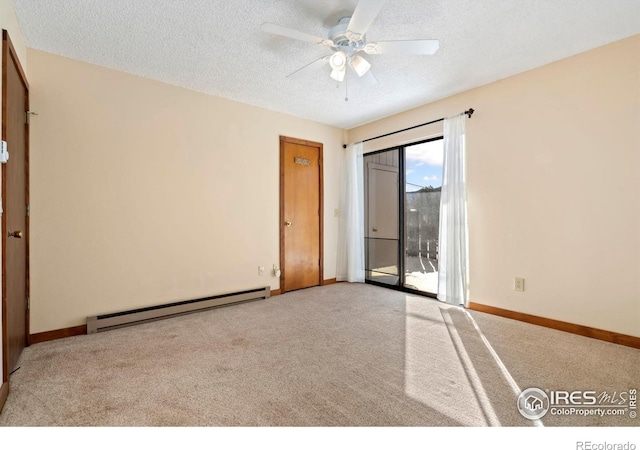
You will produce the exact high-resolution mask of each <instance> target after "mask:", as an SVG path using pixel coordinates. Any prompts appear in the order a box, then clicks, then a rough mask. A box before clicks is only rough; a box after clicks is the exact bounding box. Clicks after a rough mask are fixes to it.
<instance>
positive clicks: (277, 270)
mask: <svg viewBox="0 0 640 450" xmlns="http://www.w3.org/2000/svg"><path fill="white" fill-rule="evenodd" d="M280 275H282V273H281V272H280V267H278V265H277V264H274V265H273V276H274V277H280Z"/></svg>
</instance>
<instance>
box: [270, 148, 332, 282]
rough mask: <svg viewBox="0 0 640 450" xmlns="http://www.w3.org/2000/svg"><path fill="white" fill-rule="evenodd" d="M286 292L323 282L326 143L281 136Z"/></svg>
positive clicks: (281, 217) (281, 255)
mask: <svg viewBox="0 0 640 450" xmlns="http://www.w3.org/2000/svg"><path fill="white" fill-rule="evenodd" d="M280 168H281V182H280V184H281V185H280V219H281V223H280V230H281V231H280V243H281V249H280V259H281V261H280V264H281V267H282V275H281V279H280V289H281V291H282V292H287V291H292V290H295V289H302V288H307V287H311V286H318V285H320V284H322V216H323V214H322V212H323V211H322V209H323V208H322V144H319V143H315V142H309V141H304V140H299V139H293V138H287V137H281V138H280Z"/></svg>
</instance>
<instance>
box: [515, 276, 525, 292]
mask: <svg viewBox="0 0 640 450" xmlns="http://www.w3.org/2000/svg"><path fill="white" fill-rule="evenodd" d="M514 289H515V290H516V291H519V292H524V278H520V277H516V280H515V283H514Z"/></svg>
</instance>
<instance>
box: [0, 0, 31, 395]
mask: <svg viewBox="0 0 640 450" xmlns="http://www.w3.org/2000/svg"><path fill="white" fill-rule="evenodd" d="M0 29H3V30H7V31H8V32H9V38H10V39H11V43H12V44H13V47H14V49H15V50H16V53H17V54H18V59H19V60H20V64H21V65H22V69H23V70H24V71H25V72H26V70H27V46H26V44H25V40H24V36H23V35H22V30H20V26H19V25H18V20H17V18H16V14H15V11H14V10H13V5H12V4H11V2H10V1H9V0H0ZM0 53H2V52H0ZM2 58H3V55H0V64H2V61H1V59H2ZM0 67H2V66H1V65H0ZM1 104H2V92H0V105H1ZM1 122H2V108H0V123H1ZM1 252H2V249H1V248H0V259H1V256H2V253H1ZM1 336H2V321H0V337H1ZM0 340H1V338H0ZM2 350H3V346H2V345H0V361H2ZM0 364H1V363H0ZM0 373H1V372H0ZM1 378H2V377H1V376H0V386H1V385H2V379H1Z"/></svg>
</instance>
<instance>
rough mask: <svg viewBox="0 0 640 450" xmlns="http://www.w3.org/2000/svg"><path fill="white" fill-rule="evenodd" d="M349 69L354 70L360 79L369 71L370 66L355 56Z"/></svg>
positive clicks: (364, 60) (361, 58)
mask: <svg viewBox="0 0 640 450" xmlns="http://www.w3.org/2000/svg"><path fill="white" fill-rule="evenodd" d="M351 67H353V70H355V71H356V73H357V74H358V76H359V77H361V76H363V75H364V74H366V73H367V72H368V71H369V69H371V64H370V63H369V61H367V60H366V59H364V58H363V57H362V56H360V55H355V56H354V57H353V58H352V59H351Z"/></svg>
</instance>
